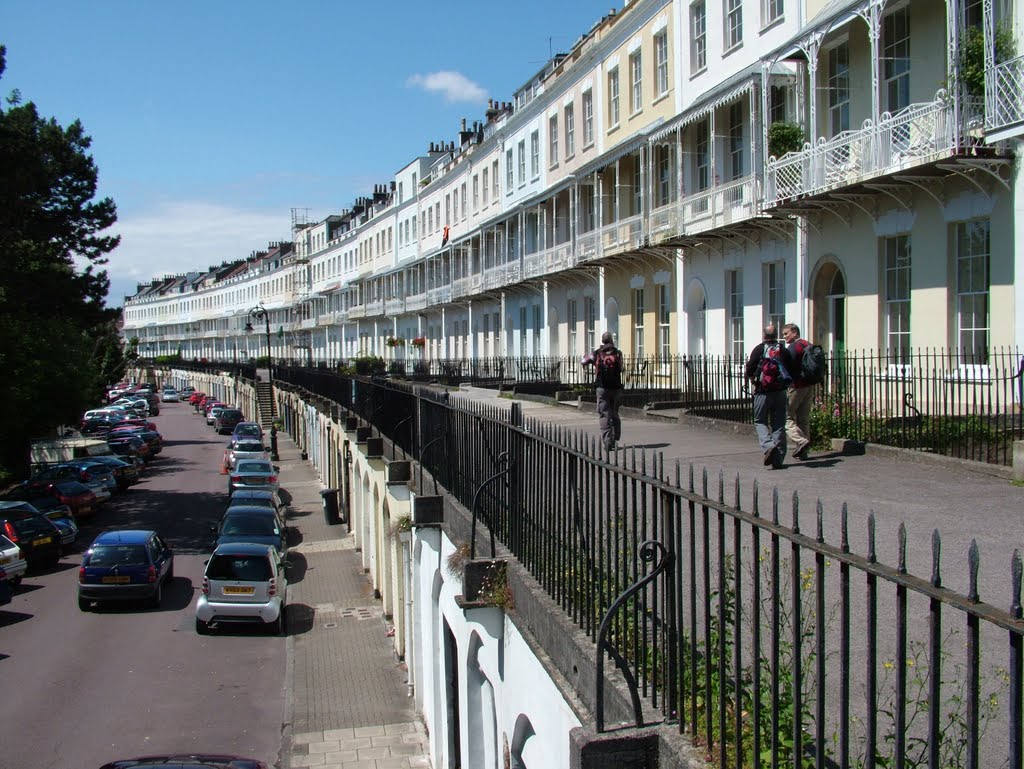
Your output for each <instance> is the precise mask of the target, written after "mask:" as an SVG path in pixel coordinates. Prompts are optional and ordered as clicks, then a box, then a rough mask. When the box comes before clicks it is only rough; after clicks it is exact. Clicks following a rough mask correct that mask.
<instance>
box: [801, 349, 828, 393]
mask: <svg viewBox="0 0 1024 769" xmlns="http://www.w3.org/2000/svg"><path fill="white" fill-rule="evenodd" d="M827 371H828V363H827V362H826V360H825V351H824V350H822V349H821V345H820V344H812V345H808V346H807V348H806V349H805V350H804V354H803V357H802V358H801V359H800V379H801V380H803V383H804V384H809V385H811V384H821V383H822V382H824V381H825V374H826V372H827Z"/></svg>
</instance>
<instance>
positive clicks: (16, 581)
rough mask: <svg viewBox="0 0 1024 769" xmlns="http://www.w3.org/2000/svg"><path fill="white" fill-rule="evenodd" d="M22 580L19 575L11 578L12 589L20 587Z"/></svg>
mask: <svg viewBox="0 0 1024 769" xmlns="http://www.w3.org/2000/svg"><path fill="white" fill-rule="evenodd" d="M22 579H24V578H23V577H22V575H21V574H19V575H18V576H17V577H11V586H12V587H21V580H22Z"/></svg>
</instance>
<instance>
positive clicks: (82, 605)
mask: <svg viewBox="0 0 1024 769" xmlns="http://www.w3.org/2000/svg"><path fill="white" fill-rule="evenodd" d="M91 603H92V601H90V600H89V599H88V598H82V596H78V608H79V610H80V611H89V605H90V604H91Z"/></svg>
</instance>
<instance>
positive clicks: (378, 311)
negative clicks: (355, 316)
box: [365, 299, 384, 318]
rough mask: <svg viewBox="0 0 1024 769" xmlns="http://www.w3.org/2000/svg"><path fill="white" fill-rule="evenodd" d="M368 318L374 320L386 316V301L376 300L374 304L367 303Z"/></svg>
mask: <svg viewBox="0 0 1024 769" xmlns="http://www.w3.org/2000/svg"><path fill="white" fill-rule="evenodd" d="M365 306H366V317H367V318H373V317H376V316H378V315H383V314H384V300H383V299H374V300H373V301H372V302H367V303H366V305H365Z"/></svg>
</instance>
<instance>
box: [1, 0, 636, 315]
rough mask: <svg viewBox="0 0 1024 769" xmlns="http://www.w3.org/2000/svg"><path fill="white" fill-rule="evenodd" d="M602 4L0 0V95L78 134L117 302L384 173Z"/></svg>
mask: <svg viewBox="0 0 1024 769" xmlns="http://www.w3.org/2000/svg"><path fill="white" fill-rule="evenodd" d="M621 4H622V2H621V0H617V2H610V1H609V0H558V1H557V2H550V0H516V2H514V3H511V2H509V3H505V2H482V3H481V2H465V1H462V0H435V1H434V2H418V1H417V0H394V1H393V2H389V3H357V2H350V0H334V1H333V2H332V1H331V0H297V1H295V2H285V1H284V0H276V1H273V2H272V1H271V0H246V1H245V2H243V1H242V0H205V1H204V2H199V0H175V2H163V3H157V2H140V1H139V0H94V1H91V2H82V1H81V0H2V1H0V44H2V45H5V46H6V47H7V71H6V72H5V73H4V75H3V77H2V79H0V94H2V95H3V96H4V97H6V96H7V94H9V93H10V92H11V90H13V89H15V88H17V89H18V90H20V91H21V95H22V98H23V99H24V100H25V101H33V102H35V103H36V105H37V106H38V108H39V111H40V113H41V114H42V115H44V116H46V117H54V118H56V119H57V120H58V121H59V122H60V123H62V124H64V125H66V124H68V123H70V122H71V121H72V120H74V119H75V118H78V119H80V120H81V121H82V124H83V125H84V126H85V130H86V132H87V133H88V134H89V135H90V136H91V137H92V139H93V145H92V153H93V157H94V159H95V161H96V164H97V166H98V168H99V174H100V176H99V179H100V181H99V194H100V196H109V197H111V198H113V199H114V201H115V203H116V204H117V207H118V223H117V225H116V226H115V227H114V232H115V233H117V234H120V235H121V236H122V242H121V245H120V246H119V247H118V249H117V250H116V251H115V252H113V253H112V254H111V255H110V263H109V264H108V265H107V267H106V269H107V271H108V273H109V275H110V277H111V291H110V298H109V301H108V303H109V304H110V305H111V306H119V305H121V303H122V301H123V297H124V295H125V294H132V293H134V291H135V286H136V283H138V282H148V281H149V280H151V279H153V278H155V277H159V276H162V275H165V274H167V273H177V272H188V271H192V270H202V269H206V268H207V267H208V266H210V265H214V264H220V263H221V262H224V261H229V260H232V259H238V258H242V257H245V256H247V255H248V254H249V253H250V252H252V251H253V250H256V249H262V248H266V246H267V244H268V243H269V242H270V241H277V240H288V239H290V229H291V209H292V208H299V209H304V210H306V209H308V217H309V219H310V221H317V220H320V219H322V218H324V217H325V216H327V215H328V214H330V213H333V212H337V211H339V210H341V209H342V208H345V207H347V206H348V205H350V204H351V202H352V200H353V199H354V198H355V197H357V196H359V195H364V194H367V193H368V192H370V191H371V190H372V187H373V185H374V184H384V183H387V182H389V181H390V180H391V178H392V176H393V174H394V172H395V171H397V170H398V169H399V168H401V167H402V166H404V165H405V164H406V163H407V162H409V161H410V160H411V159H412V158H413V157H416V156H417V155H420V154H423V153H424V152H425V150H426V147H427V144H428V143H429V142H431V141H452V140H455V138H456V132H457V130H458V126H459V121H460V119H461V118H463V117H465V118H466V119H467V120H468V121H469V122H470V123H472V121H473V120H480V119H483V112H484V108H485V107H486V102H487V99H488V98H493V99H496V100H499V101H511V99H512V92H513V91H514V90H515V89H516V88H518V87H519V86H520V85H522V84H523V83H524V82H525V81H526V80H527V79H528V78H529V77H530V76H531V75H533V74H534V73H535V72H536V71H537V70H538V69H540V67H541V66H542V65H543V63H544V62H545V61H546V60H547V58H548V55H549V52H552V51H553V52H556V53H557V52H558V51H567V50H569V48H570V47H571V46H572V44H573V43H574V42H575V41H576V40H577V39H578V38H579V37H580V36H581V35H582V34H584V33H585V32H586V31H587V30H589V29H590V28H591V27H592V26H593V24H594V22H596V21H598V19H600V18H601V16H602V15H604V14H607V13H608V11H609V9H610V8H612V7H621Z"/></svg>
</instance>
